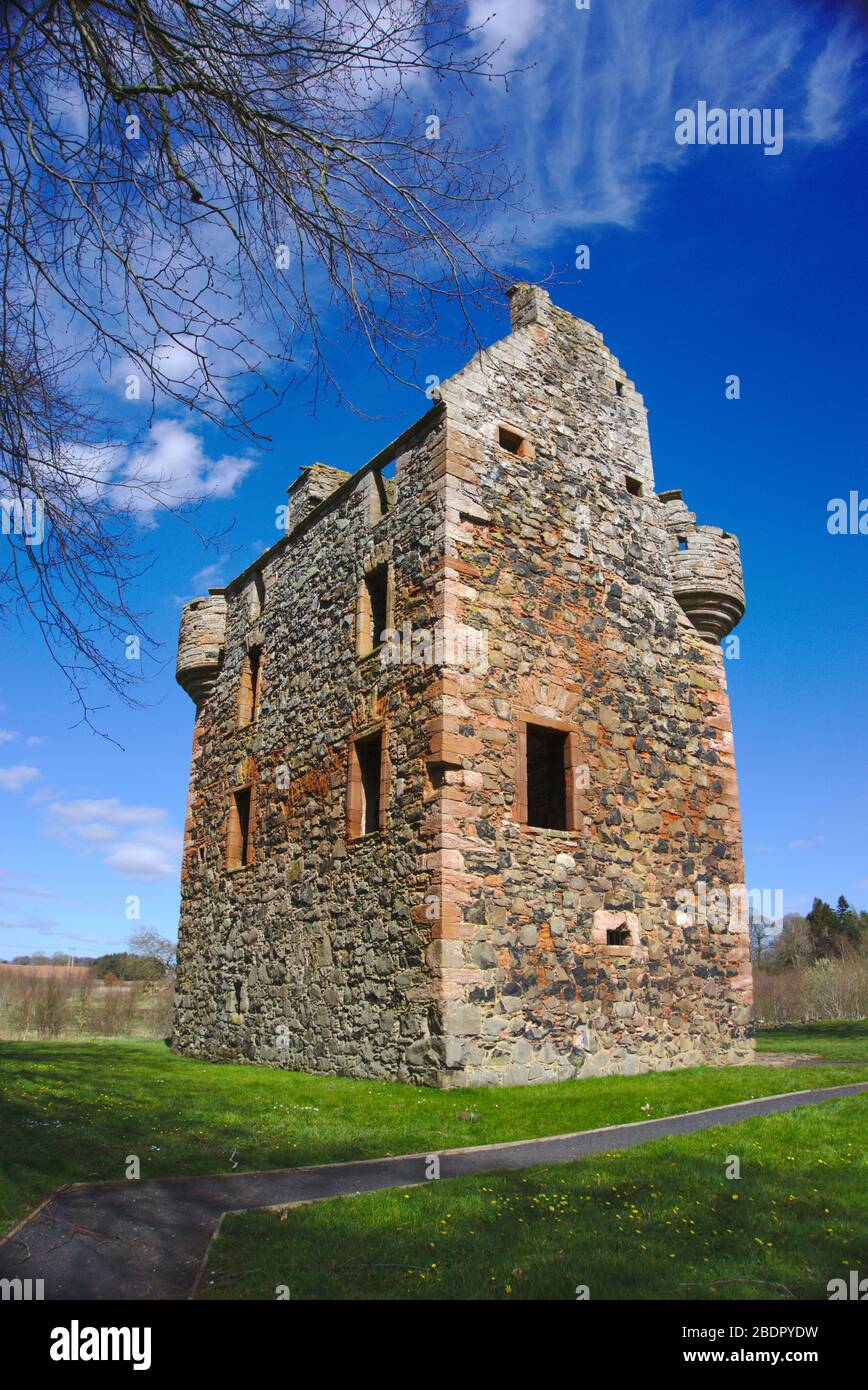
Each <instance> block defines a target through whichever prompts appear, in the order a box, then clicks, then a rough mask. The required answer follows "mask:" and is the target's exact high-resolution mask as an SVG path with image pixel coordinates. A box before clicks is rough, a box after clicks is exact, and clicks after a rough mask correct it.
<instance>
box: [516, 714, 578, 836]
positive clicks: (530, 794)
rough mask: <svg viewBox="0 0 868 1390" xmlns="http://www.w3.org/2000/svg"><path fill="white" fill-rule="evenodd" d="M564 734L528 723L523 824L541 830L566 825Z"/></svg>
mask: <svg viewBox="0 0 868 1390" xmlns="http://www.w3.org/2000/svg"><path fill="white" fill-rule="evenodd" d="M567 752H568V743H567V734H566V733H564V732H562V731H561V730H560V729H545V728H542V727H541V726H539V725H536V724H528V726H527V736H526V759H527V824H528V825H536V826H540V827H541V828H543V829H545V830H566V828H567V783H566V764H567Z"/></svg>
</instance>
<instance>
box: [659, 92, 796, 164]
mask: <svg viewBox="0 0 868 1390" xmlns="http://www.w3.org/2000/svg"><path fill="white" fill-rule="evenodd" d="M675 143H676V145H762V147H763V154H780V152H781V150H782V149H783V148H784V113H783V108H782V107H780V106H776V107H774V108H773V109H772V108H771V107H769V106H764V107H763V108H762V110H760V108H759V107H757V106H751V107H746V106H737V107H736V106H733V107H730V109H729V110H728V111H725V110H724V109H723V107H721V106H712V107H711V108H709V105H708V102H707V101H698V102H697V103H696V110H695V111H694V110H693V108H692V107H690V106H682V107H681V109H680V110H679V111H676V112H675Z"/></svg>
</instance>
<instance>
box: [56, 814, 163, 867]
mask: <svg viewBox="0 0 868 1390" xmlns="http://www.w3.org/2000/svg"><path fill="white" fill-rule="evenodd" d="M48 814H49V820H48V823H47V833H48V834H49V835H51V836H53V837H54V838H57V839H60V840H62V841H63V842H64V843H66V844H71V845H74V846H77V847H78V848H79V849H81V850H82V851H83V852H84V853H98V854H99V855H100V857H101V859H102V862H103V863H104V864H105V865H107V866H108V867H109V868H111V869H116V870H117V871H118V873H122V874H127V875H129V876H131V877H133V878H147V879H159V878H174V877H175V876H176V875H177V873H178V866H179V860H180V853H181V834H180V832H179V831H177V830H174V829H173V828H172V827H171V826H170V825H169V824H168V817H167V814H166V812H165V810H163V808H162V807H159V806H127V805H125V804H124V803H123V802H122V801H121V800H120V799H119V798H118V797H107V798H104V799H102V800H88V799H82V800H78V801H55V802H52V804H51V805H50V806H49V807H48Z"/></svg>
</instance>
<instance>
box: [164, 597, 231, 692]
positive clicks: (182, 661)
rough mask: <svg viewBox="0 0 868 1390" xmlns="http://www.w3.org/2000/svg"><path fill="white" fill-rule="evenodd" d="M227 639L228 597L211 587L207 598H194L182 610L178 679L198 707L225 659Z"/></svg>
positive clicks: (210, 688) (211, 688)
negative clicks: (224, 652) (224, 651)
mask: <svg viewBox="0 0 868 1390" xmlns="http://www.w3.org/2000/svg"><path fill="white" fill-rule="evenodd" d="M225 641H226V596H225V592H224V590H223V589H211V590H209V593H208V596H207V598H194V599H191V601H190V602H189V603H188V604H186V605H185V607H184V608H182V609H181V630H180V633H179V635H178V664H177V666H176V668H175V680H176V681H177V682H178V684H179V685H180V686H183V688H184V689H185V690H186V692H187V694H188V695H189V696H190V699H191V700H193V701H194V703H195V705H196V708H197V710H198V708H199V707H200V705H202V704H203V703H204V701H205V700H207V698H208V696H209V695H210V694H211V691H212V690H213V689H214V686H215V684H216V681H217V677H218V675H219V673H220V667H221V665H222V662H223V650H224V644H225Z"/></svg>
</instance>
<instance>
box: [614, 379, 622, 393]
mask: <svg viewBox="0 0 868 1390" xmlns="http://www.w3.org/2000/svg"><path fill="white" fill-rule="evenodd" d="M615 391H616V392H617V394H618V395H619V396H623V394H624V383H623V381H616V382H615Z"/></svg>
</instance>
